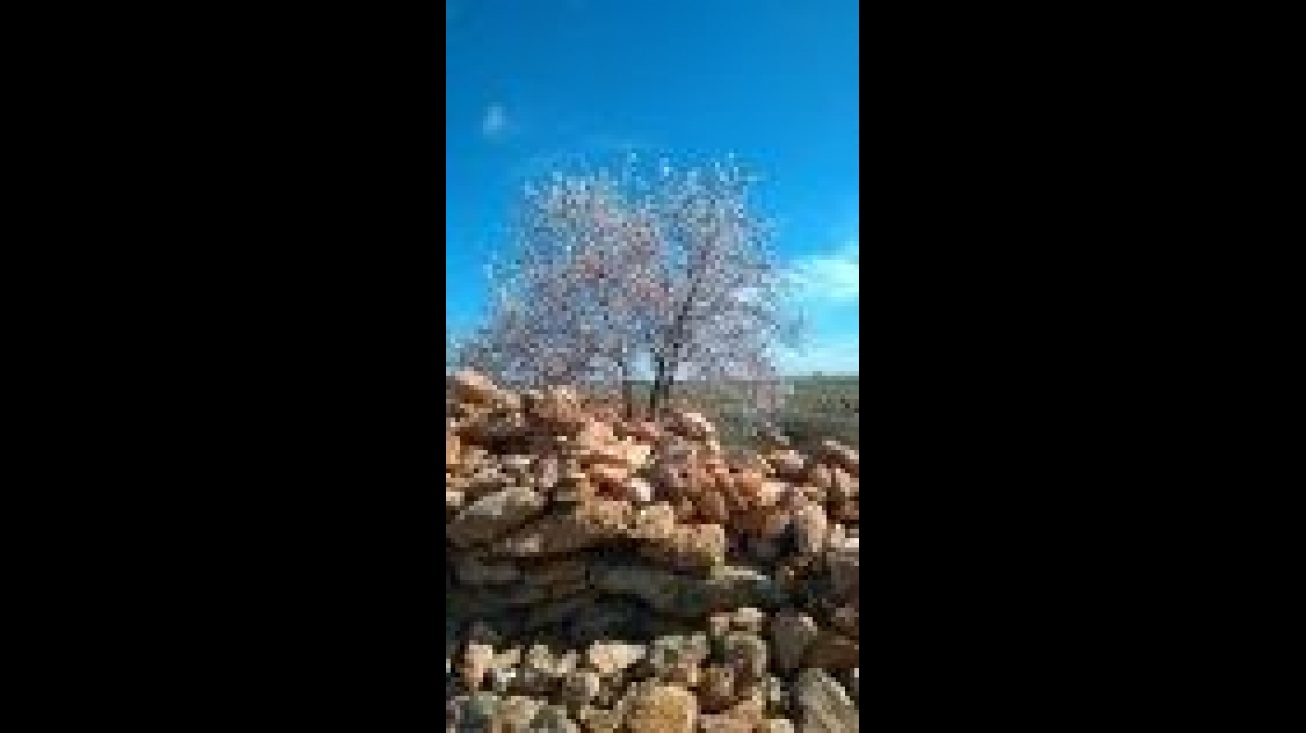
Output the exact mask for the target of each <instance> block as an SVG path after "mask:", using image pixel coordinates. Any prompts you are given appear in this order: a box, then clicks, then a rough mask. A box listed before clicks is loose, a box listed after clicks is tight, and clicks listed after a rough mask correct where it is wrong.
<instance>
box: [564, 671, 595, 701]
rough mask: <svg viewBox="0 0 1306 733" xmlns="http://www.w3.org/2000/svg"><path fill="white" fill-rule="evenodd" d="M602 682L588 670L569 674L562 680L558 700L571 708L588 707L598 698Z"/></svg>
mask: <svg viewBox="0 0 1306 733" xmlns="http://www.w3.org/2000/svg"><path fill="white" fill-rule="evenodd" d="M602 682H603V681H602V680H601V679H600V678H599V674H598V673H597V672H592V671H589V670H576V671H572V672H569V673H567V674H566V675H564V676H563V678H562V683H561V685H560V693H561V694H560V699H561V701H562V702H563V703H565V704H566V705H568V706H571V707H577V708H579V707H581V706H583V705H588V704H589V703H590V701H592V700H594V698H596V697H598V696H599V691H600V689H601V688H602Z"/></svg>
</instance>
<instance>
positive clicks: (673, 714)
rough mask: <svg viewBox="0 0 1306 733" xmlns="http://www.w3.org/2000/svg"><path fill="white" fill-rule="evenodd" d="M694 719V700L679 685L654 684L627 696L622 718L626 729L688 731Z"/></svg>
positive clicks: (631, 731)
mask: <svg viewBox="0 0 1306 733" xmlns="http://www.w3.org/2000/svg"><path fill="white" fill-rule="evenodd" d="M697 723H698V701H697V700H696V699H695V698H694V696H693V695H692V694H691V693H690V692H689V691H688V690H686V689H684V688H683V687H677V686H674V685H655V686H651V687H648V688H646V689H644V690H642V691H639V692H638V693H637V694H636V695H635V696H634V697H633V699H632V700H631V703H630V712H629V713H628V716H627V718H626V730H627V731H629V733H692V732H693V731H694V730H695V727H696V725H697Z"/></svg>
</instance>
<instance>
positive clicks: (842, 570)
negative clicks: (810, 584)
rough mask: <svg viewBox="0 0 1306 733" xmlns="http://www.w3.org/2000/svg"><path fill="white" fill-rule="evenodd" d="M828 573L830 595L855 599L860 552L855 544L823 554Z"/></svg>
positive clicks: (858, 576)
mask: <svg viewBox="0 0 1306 733" xmlns="http://www.w3.org/2000/svg"><path fill="white" fill-rule="evenodd" d="M825 564H826V567H827V569H828V570H829V573H830V586H831V591H832V593H831V595H832V597H833V598H834V599H835V600H845V599H849V600H850V599H855V598H857V595H858V593H859V592H860V588H861V553H860V552H858V550H857V546H856V544H855V540H854V544H853V545H852V547H851V548H849V547H848V546H846V545H845V547H843V548H839V549H836V550H832V551H831V552H829V553H827V554H826V556H825Z"/></svg>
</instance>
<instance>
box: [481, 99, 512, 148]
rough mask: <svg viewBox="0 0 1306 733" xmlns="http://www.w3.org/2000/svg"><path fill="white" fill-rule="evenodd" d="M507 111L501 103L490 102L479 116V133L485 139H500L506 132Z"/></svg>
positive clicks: (507, 125)
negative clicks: (480, 116) (483, 113)
mask: <svg viewBox="0 0 1306 733" xmlns="http://www.w3.org/2000/svg"><path fill="white" fill-rule="evenodd" d="M508 127H509V122H508V112H507V110H505V109H504V108H503V105H502V104H491V105H490V106H489V107H487V108H486V110H485V116H484V117H482V118H481V135H482V136H483V137H484V138H485V139H486V140H491V141H494V140H500V139H502V138H503V136H504V135H506V134H507V133H508Z"/></svg>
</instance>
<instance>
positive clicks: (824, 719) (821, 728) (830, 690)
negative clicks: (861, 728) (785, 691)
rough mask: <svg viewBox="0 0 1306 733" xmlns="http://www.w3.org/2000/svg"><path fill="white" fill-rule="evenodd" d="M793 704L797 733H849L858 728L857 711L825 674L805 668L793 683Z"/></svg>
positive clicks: (839, 688)
mask: <svg viewBox="0 0 1306 733" xmlns="http://www.w3.org/2000/svg"><path fill="white" fill-rule="evenodd" d="M794 702H795V704H796V706H797V708H798V719H799V731H801V733H849V732H850V731H856V730H857V725H858V719H857V708H856V707H855V706H854V705H853V701H852V699H851V698H849V697H848V693H847V692H846V691H845V690H844V689H843V686H841V685H840V684H839V683H838V682H837V681H835V679H834V678H833V677H831V676H830V675H829V673H827V672H825V671H824V670H820V669H813V668H810V667H809V668H807V669H804V670H802V671H801V672H799V673H798V676H797V677H796V678H795V680H794Z"/></svg>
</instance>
